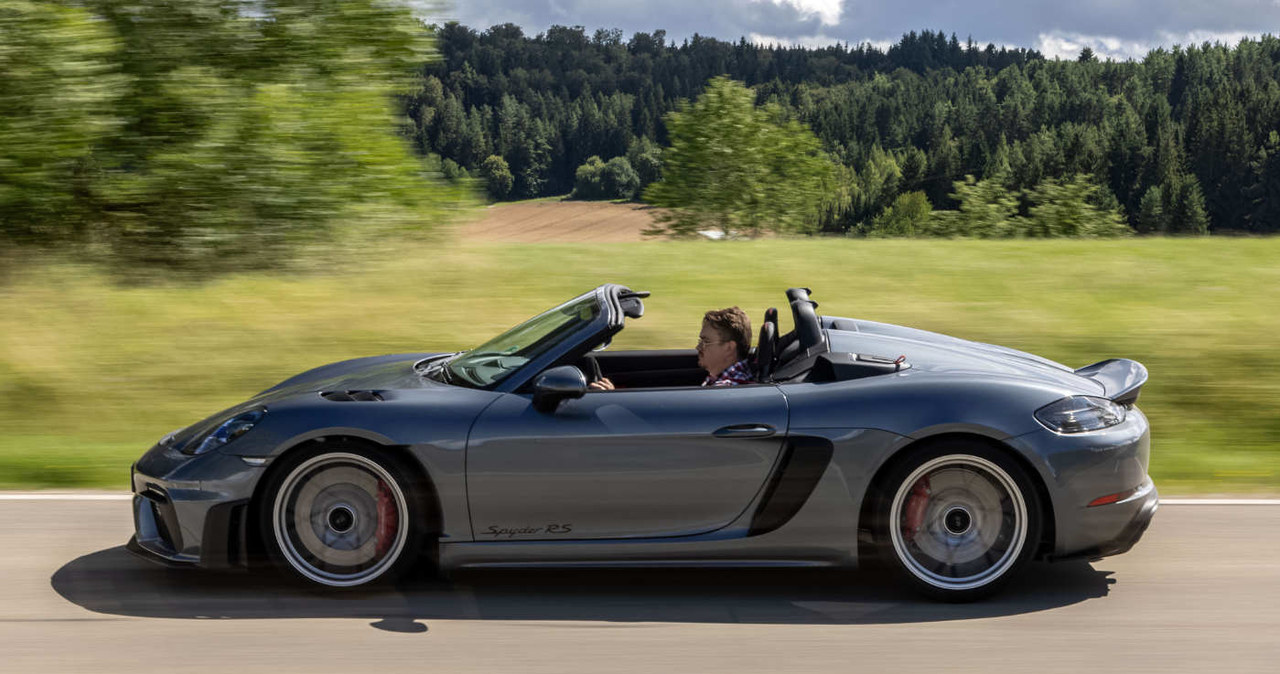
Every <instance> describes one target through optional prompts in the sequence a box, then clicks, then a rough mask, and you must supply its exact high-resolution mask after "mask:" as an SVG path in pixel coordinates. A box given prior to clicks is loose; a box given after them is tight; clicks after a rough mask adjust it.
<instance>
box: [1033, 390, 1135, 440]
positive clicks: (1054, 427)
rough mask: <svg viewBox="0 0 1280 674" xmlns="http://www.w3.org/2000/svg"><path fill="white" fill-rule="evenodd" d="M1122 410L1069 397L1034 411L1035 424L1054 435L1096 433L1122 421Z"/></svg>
mask: <svg viewBox="0 0 1280 674" xmlns="http://www.w3.org/2000/svg"><path fill="white" fill-rule="evenodd" d="M1124 417H1125V407H1124V405H1118V404H1116V403H1113V402H1111V401H1110V400H1107V399H1106V398H1094V397H1093V396H1071V397H1069V398H1063V399H1062V400H1059V401H1057V402H1055V403H1050V404H1048V405H1045V406H1044V407H1041V408H1040V409H1038V410H1036V420H1037V421H1039V422H1040V423H1042V424H1044V426H1045V428H1048V429H1049V430H1051V431H1056V432H1058V433H1085V432H1088V431H1097V430H1101V429H1103V428H1108V427H1110V426H1115V425H1116V424H1118V423H1120V422H1122V421H1124Z"/></svg>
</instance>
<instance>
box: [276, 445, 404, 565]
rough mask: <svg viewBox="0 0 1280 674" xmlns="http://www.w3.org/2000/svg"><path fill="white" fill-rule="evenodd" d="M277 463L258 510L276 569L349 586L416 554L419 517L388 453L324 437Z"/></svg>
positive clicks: (395, 463) (399, 563)
mask: <svg viewBox="0 0 1280 674" xmlns="http://www.w3.org/2000/svg"><path fill="white" fill-rule="evenodd" d="M284 460H285V461H286V462H287V463H286V464H285V465H282V466H280V469H279V470H277V471H275V473H274V477H273V478H272V480H271V483H270V484H268V485H267V489H266V490H265V492H264V493H265V494H266V498H265V499H264V501H265V503H264V506H265V507H264V508H263V509H262V515H263V520H264V521H263V523H262V531H263V532H264V534H265V538H266V539H267V540H266V543H267V547H268V549H269V550H270V551H271V553H272V555H271V556H272V558H273V559H274V560H275V561H276V562H277V563H278V564H279V565H280V566H282V567H283V568H285V569H287V570H288V571H290V572H292V573H293V574H294V575H296V576H298V577H299V578H301V579H303V580H306V581H309V582H311V583H315V584H318V585H322V586H327V587H334V588H350V587H358V586H363V585H368V584H370V583H372V582H374V581H377V580H388V579H392V578H394V577H396V576H397V575H399V574H400V573H401V572H403V571H404V570H406V568H407V567H409V566H410V565H411V564H412V562H413V561H414V560H415V559H416V558H417V556H418V553H419V551H420V550H421V536H422V533H421V529H422V524H423V522H425V519H424V518H423V516H422V515H423V513H422V512H420V510H421V507H420V505H419V504H418V499H417V497H416V495H415V494H414V493H413V491H412V489H411V483H410V482H409V481H408V480H406V479H405V477H404V474H405V473H404V471H403V470H401V469H400V467H399V466H398V465H397V462H396V460H395V459H394V458H392V457H390V456H388V455H386V454H385V453H383V452H379V451H375V450H372V449H370V448H367V447H364V446H362V445H354V444H343V443H335V442H330V443H325V444H323V445H319V446H318V447H316V448H313V449H311V450H308V451H305V452H302V453H300V454H298V455H296V456H288V455H286V457H285V459H284Z"/></svg>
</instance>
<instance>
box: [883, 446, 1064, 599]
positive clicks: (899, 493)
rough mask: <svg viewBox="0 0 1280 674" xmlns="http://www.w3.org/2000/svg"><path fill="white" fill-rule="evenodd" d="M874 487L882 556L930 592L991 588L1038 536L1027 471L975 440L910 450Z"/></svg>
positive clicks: (979, 592) (972, 592)
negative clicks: (879, 488)
mask: <svg viewBox="0 0 1280 674" xmlns="http://www.w3.org/2000/svg"><path fill="white" fill-rule="evenodd" d="M881 494H882V496H881V499H880V505H879V508H878V510H879V513H878V517H877V523H878V527H877V529H878V531H877V536H876V540H877V543H878V545H879V548H880V553H881V557H882V558H883V559H884V560H885V561H886V562H887V563H888V565H889V566H890V567H892V568H894V569H896V570H897V571H898V572H900V574H901V575H902V576H903V577H905V578H906V579H907V581H908V582H909V583H911V584H912V585H914V586H915V587H916V588H917V589H918V590H920V591H922V592H924V593H925V594H927V595H929V596H932V597H935V598H939V599H944V600H947V601H970V600H973V599H977V598H980V597H983V596H986V595H988V594H990V593H991V592H993V591H995V590H996V589H997V588H998V587H999V586H1000V585H1002V584H1003V583H1004V582H1006V581H1007V580H1008V579H1009V578H1010V577H1011V576H1012V575H1013V574H1014V573H1015V572H1016V571H1017V570H1018V569H1019V568H1020V567H1021V566H1022V565H1023V564H1024V563H1025V562H1026V560H1027V559H1029V558H1030V557H1031V555H1032V554H1033V553H1034V552H1035V548H1036V545H1037V543H1038V541H1039V538H1040V529H1041V509H1040V503H1039V499H1038V497H1037V493H1036V490H1035V488H1034V486H1033V485H1032V483H1031V481H1030V478H1029V477H1028V476H1027V474H1026V471H1024V470H1023V469H1022V468H1021V467H1020V466H1019V465H1018V464H1017V463H1016V462H1015V461H1013V460H1012V459H1010V458H1009V457H1008V456H1006V455H1005V454H1003V453H1001V452H999V451H996V450H994V449H992V448H990V447H988V446H986V445H984V444H982V443H978V442H968V441H962V442H953V443H950V444H946V445H937V446H934V447H932V448H929V449H926V450H923V451H919V452H916V453H915V454H913V455H912V456H911V457H909V458H908V459H907V460H905V461H903V462H902V463H900V464H899V465H898V466H897V467H896V468H895V469H894V470H892V471H891V472H890V474H889V475H888V476H887V479H886V480H885V485H884V489H882V491H881Z"/></svg>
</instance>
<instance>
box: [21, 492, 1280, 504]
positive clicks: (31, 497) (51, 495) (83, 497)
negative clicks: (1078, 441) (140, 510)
mask: <svg viewBox="0 0 1280 674" xmlns="http://www.w3.org/2000/svg"><path fill="white" fill-rule="evenodd" d="M132 498H133V494H121V493H89V494H76V493H72V494H65V493H62V494H60V493H56V492H38V491H37V492H21V491H11V492H0V501H128V500H130V499H132ZM1160 505H1174V506H1182V505H1232V506H1235V505H1266V506H1276V505H1280V498H1162V499H1160Z"/></svg>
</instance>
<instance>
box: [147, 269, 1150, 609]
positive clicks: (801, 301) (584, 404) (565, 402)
mask: <svg viewBox="0 0 1280 674" xmlns="http://www.w3.org/2000/svg"><path fill="white" fill-rule="evenodd" d="M647 296H648V293H644V292H633V291H631V290H629V289H628V288H626V287H623V286H619V285H613V284H610V285H604V286H601V287H599V288H596V289H595V290H592V291H590V292H588V293H586V294H583V295H581V296H579V297H575V298H573V299H571V300H569V301H568V302H565V303H564V304H562V305H560V306H558V307H555V308H553V309H551V310H549V311H547V312H545V313H542V314H540V315H538V316H536V317H534V318H531V319H529V320H528V321H527V322H525V323H523V324H521V325H518V326H516V327H514V328H512V329H511V330H509V331H507V332H505V333H503V334H501V335H499V336H497V337H495V338H493V339H492V340H490V341H489V342H487V343H485V344H483V345H481V346H478V347H476V348H475V349H472V350H470V351H463V352H460V353H411V354H399V355H388V356H377V357H371V358H359V359H355V360H348V361H344V362H340V363H334V364H331V365H325V366H323V367H319V368H316V369H314V370H311V371H309V372H305V373H303V374H300V375H297V376H295V377H293V378H291V379H288V380H286V381H284V382H281V383H279V384H277V385H275V386H273V387H272V388H269V389H267V390H266V391H263V392H262V393H259V394H258V395H256V396H254V397H253V398H251V399H249V400H247V401H245V402H244V403H243V404H240V405H237V406H235V407H232V408H231V409H229V410H226V411H225V412H221V413H219V414H216V415H214V416H212V417H209V418H208V419H206V420H204V421H201V422H199V423H196V424H194V425H192V426H190V427H187V428H185V429H182V430H179V431H175V432H174V433H171V434H169V435H167V436H165V437H164V438H163V439H162V440H161V441H160V442H159V443H158V444H157V445H156V446H155V447H153V448H151V449H150V450H149V451H148V452H147V453H146V454H145V455H143V456H142V458H141V459H139V460H138V462H137V463H136V464H134V466H133V470H132V487H133V491H134V494H135V496H134V499H133V505H134V507H133V511H134V520H135V522H134V524H135V530H136V534H135V536H134V537H133V538H132V539H131V540H130V541H129V546H128V547H129V549H131V550H132V551H134V552H137V553H139V554H143V555H144V556H147V557H149V558H151V559H158V560H161V561H165V562H167V563H171V564H179V565H181V564H189V565H200V566H204V567H215V568H216V567H228V566H251V565H255V561H256V560H257V559H260V558H261V559H269V560H272V561H273V562H274V563H275V564H276V565H278V566H279V567H280V568H282V569H284V570H285V571H286V573H288V574H291V575H294V576H297V577H299V578H301V579H304V580H306V581H309V582H311V583H314V584H319V585H321V586H328V587H356V586H363V585H366V584H369V583H371V582H374V581H377V580H386V579H388V578H392V577H394V576H396V575H398V574H400V573H403V572H404V571H406V570H407V569H409V568H411V567H413V566H414V565H415V563H416V562H417V561H419V560H420V559H427V560H429V562H430V563H432V564H435V565H436V566H437V568H439V569H441V570H444V571H448V570H451V569H457V568H461V567H486V566H506V567H512V566H525V567H527V566H542V565H566V566H572V565H576V566H583V565H593V566H637V565H638V566H647V565H667V566H669V565H682V566H700V565H748V566H835V567H855V566H857V565H858V564H859V563H865V562H867V561H868V560H870V559H879V560H882V561H884V562H885V563H886V564H887V565H888V566H890V567H891V568H893V569H895V570H896V571H897V572H898V573H899V574H900V576H901V577H902V578H903V579H905V580H906V581H907V582H908V583H910V584H913V585H915V586H916V587H917V588H918V589H920V590H922V591H924V592H926V593H928V594H931V595H934V596H937V597H941V598H946V599H952V600H957V599H961V600H962V599H972V598H975V597H978V596H982V595H984V594H987V593H989V592H991V591H992V590H993V589H994V588H996V587H997V586H999V585H1000V584H1001V583H1002V582H1004V581H1005V580H1007V579H1008V578H1009V577H1010V576H1011V575H1012V574H1013V573H1015V572H1016V571H1017V570H1018V568H1019V567H1020V566H1022V565H1023V564H1024V563H1025V562H1026V561H1027V560H1029V559H1031V558H1047V559H1062V558H1067V557H1086V558H1098V557H1102V556H1105V555H1113V554H1119V553H1122V552H1125V551H1126V550H1128V549H1129V548H1130V547H1131V546H1132V545H1133V544H1134V543H1135V542H1137V540H1138V539H1139V537H1140V536H1141V535H1142V533H1143V531H1145V529H1146V527H1147V525H1148V523H1149V522H1150V521H1151V518H1152V515H1153V514H1154V512H1155V510H1156V507H1157V504H1158V497H1157V494H1156V489H1155V486H1154V485H1153V484H1152V482H1151V480H1150V478H1148V476H1147V461H1148V453H1149V437H1150V435H1149V429H1148V425H1147V420H1146V418H1145V417H1144V416H1143V414H1142V413H1141V412H1140V411H1139V410H1138V408H1137V407H1135V406H1134V403H1135V401H1136V400H1137V398H1138V392H1139V389H1140V388H1141V387H1142V385H1143V383H1144V382H1145V381H1146V379H1147V372H1146V370H1145V368H1143V366H1142V365H1140V364H1138V363H1136V362H1134V361H1131V360H1124V359H1114V360H1105V361H1102V362H1099V363H1095V364H1093V365H1089V366H1087V367H1083V368H1080V369H1078V370H1072V369H1071V368H1068V367H1066V366H1064V365H1060V364H1058V363H1055V362H1052V361H1050V360H1046V359H1044V358H1040V357H1037V356H1034V355H1031V354H1027V353H1023V352H1020V351H1015V350H1013V349H1008V348H1003V347H999V346H993V345H990V344H982V343H977V342H972V341H966V340H963V339H957V338H953V337H947V336H944V335H940V334H936V333H931V332H925V331H922V330H915V329H911V328H905V327H899V326H895V325H887V324H883V323H876V322H872V321H866V320H860V319H851V318H836V317H830V316H819V315H818V314H817V312H816V307H817V304H816V303H815V302H813V301H812V300H810V298H809V290H808V289H805V288H792V289H790V290H788V291H787V302H788V304H789V307H790V312H791V318H792V320H793V324H794V326H795V329H794V330H791V331H789V332H788V333H786V334H779V332H778V320H777V311H776V310H774V309H770V310H768V311H767V312H766V314H765V317H764V322H763V324H762V325H761V326H760V337H759V340H758V343H757V346H756V347H755V348H754V350H753V351H752V356H751V363H752V364H753V366H754V368H755V373H754V374H755V377H756V379H757V380H758V383H755V384H748V385H742V386H728V387H702V386H699V383H700V382H701V381H702V379H703V377H704V375H705V374H706V373H705V372H704V371H702V370H700V369H699V368H698V366H697V362H698V361H697V356H696V353H695V350H694V349H676V350H653V351H617V352H615V351H607V350H604V347H606V346H608V345H609V343H610V340H611V339H612V338H613V336H614V335H616V334H617V333H618V331H620V330H622V329H623V327H624V324H625V322H626V321H627V320H635V319H638V318H640V317H641V316H642V315H643V313H644V305H643V303H642V300H643V299H644V298H645V297H647ZM602 377H608V378H609V379H610V380H612V382H613V383H614V384H615V385H616V387H617V388H616V390H609V391H597V390H591V389H589V387H588V381H589V380H595V379H598V378H602Z"/></svg>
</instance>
